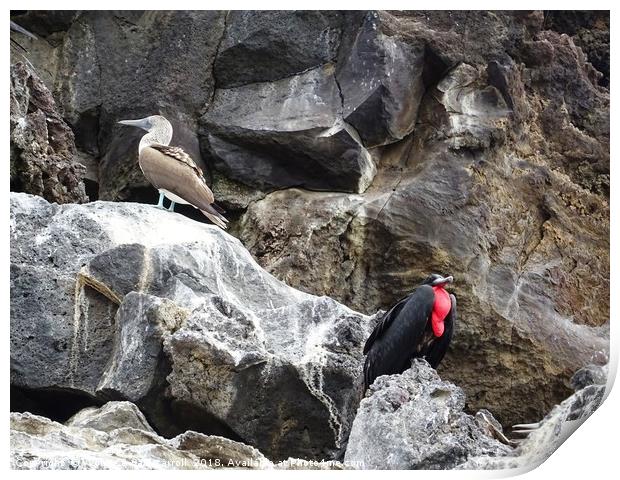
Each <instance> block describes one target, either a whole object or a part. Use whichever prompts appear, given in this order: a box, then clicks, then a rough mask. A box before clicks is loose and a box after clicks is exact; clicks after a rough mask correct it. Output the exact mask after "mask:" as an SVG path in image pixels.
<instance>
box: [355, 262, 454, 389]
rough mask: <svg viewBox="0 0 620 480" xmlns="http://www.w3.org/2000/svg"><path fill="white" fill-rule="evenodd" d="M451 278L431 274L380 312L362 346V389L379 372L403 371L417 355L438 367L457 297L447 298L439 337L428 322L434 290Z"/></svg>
mask: <svg viewBox="0 0 620 480" xmlns="http://www.w3.org/2000/svg"><path fill="white" fill-rule="evenodd" d="M451 281H452V277H446V278H444V277H441V276H440V275H436V274H433V275H431V276H429V277H428V278H427V279H426V280H425V281H424V283H423V284H422V285H421V286H419V287H418V288H416V289H415V290H414V291H413V293H411V294H410V295H408V296H406V297H404V298H403V299H401V300H399V301H398V302H397V303H396V304H395V305H394V306H393V307H392V308H390V310H388V311H387V312H386V313H385V315H383V317H382V318H381V320H380V321H379V323H378V324H377V326H376V327H375V329H374V330H373V331H372V333H371V334H370V336H369V337H368V340H367V341H366V344H365V345H364V354H366V361H365V363H364V390H366V389H367V388H368V387H369V386H370V385H371V384H372V383H373V382H374V381H375V379H376V378H377V377H378V376H380V375H391V374H395V373H402V372H404V371H405V370H406V369H407V368H409V367H410V366H411V361H412V360H413V358H416V357H421V358H422V357H423V358H425V359H426V360H427V361H428V363H429V364H430V365H431V366H432V367H433V368H437V366H438V365H439V363H440V362H441V360H442V359H443V357H444V355H445V353H446V351H447V349H448V345H449V344H450V340H451V339H452V334H453V331H454V324H455V322H456V298H455V297H454V295H450V297H449V298H450V303H451V305H450V307H449V311H448V313H447V315H446V316H445V318H444V319H443V326H444V330H443V333H442V334H441V336H439V337H438V336H436V334H435V333H434V332H433V327H432V325H431V317H432V314H433V307H434V306H435V300H436V292H435V290H436V289H438V288H443V285H445V284H446V283H448V282H451ZM433 287H435V288H433ZM444 294H445V292H444Z"/></svg>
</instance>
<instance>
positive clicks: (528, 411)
mask: <svg viewBox="0 0 620 480" xmlns="http://www.w3.org/2000/svg"><path fill="white" fill-rule="evenodd" d="M378 21H379V22H380V23H381V25H382V26H381V29H382V30H383V31H384V32H387V33H389V32H397V33H398V38H399V39H400V42H404V43H405V44H407V45H411V46H412V47H413V46H414V45H416V44H419V43H420V42H422V43H423V44H424V45H426V50H425V52H426V54H425V57H424V58H425V59H424V70H423V81H424V84H425V87H426V88H425V91H424V95H423V97H422V99H421V101H420V104H419V106H418V108H417V116H416V122H415V129H414V130H413V133H412V134H410V135H408V136H406V137H405V138H404V139H403V140H401V141H399V142H396V143H392V144H390V145H386V146H383V147H377V148H371V149H369V151H370V152H371V154H372V156H373V158H374V159H376V163H377V174H376V175H375V177H374V179H373V182H372V184H371V185H370V186H369V187H368V189H367V190H366V191H364V192H363V193H359V194H347V193H336V192H308V191H305V190H300V189H286V190H281V191H278V192H273V193H269V194H267V195H266V196H265V197H264V198H262V199H261V200H258V201H255V202H252V203H250V205H249V207H248V208H247V210H246V212H245V214H244V215H243V216H242V217H241V219H240V222H239V225H238V227H237V231H238V233H239V236H240V238H241V239H242V241H243V242H244V244H245V245H246V246H247V247H248V248H249V249H250V251H251V252H252V253H253V254H254V255H255V257H256V258H257V260H258V262H259V263H260V264H261V265H263V266H264V267H265V268H266V269H267V270H268V271H270V272H271V273H273V274H274V275H275V276H277V277H278V278H281V279H283V280H284V281H286V282H287V283H288V284H289V285H293V286H295V287H297V288H300V289H302V290H305V291H308V292H311V293H314V294H320V295H329V296H331V297H333V298H336V299H338V300H339V301H341V302H343V303H345V304H347V305H351V306H352V307H353V308H355V309H358V310H360V311H363V312H374V311H376V309H378V308H386V307H388V306H389V305H391V304H392V303H393V302H394V301H396V300H397V299H399V298H401V297H402V296H403V295H405V294H406V293H408V292H410V291H411V289H412V288H413V287H414V286H415V285H417V284H418V283H419V282H420V281H421V280H422V279H423V278H424V277H425V276H426V275H427V274H428V272H444V273H450V274H452V275H454V277H455V280H456V281H455V283H454V292H455V293H456V296H457V299H458V301H459V313H460V315H459V316H460V321H459V324H458V325H457V330H456V334H455V337H454V341H453V342H452V345H451V349H450V351H449V353H448V355H447V357H446V359H445V360H444V362H443V364H442V366H441V367H440V373H441V374H442V375H443V376H444V378H446V379H447V380H451V381H454V382H456V383H458V385H459V386H461V387H463V388H464V390H465V392H466V393H467V398H468V408H470V409H471V410H477V409H479V408H485V407H486V408H489V409H490V410H491V411H492V412H493V413H494V414H495V415H497V418H498V419H499V420H500V421H501V422H502V423H503V424H504V425H509V424H513V423H523V422H530V421H534V420H536V419H537V418H540V416H541V415H542V414H543V413H544V412H546V411H548V410H549V409H550V408H551V407H552V406H553V405H554V404H555V403H558V402H559V401H561V400H562V399H563V398H566V396H567V395H569V394H570V389H569V378H570V376H571V374H572V372H574V371H575V370H576V369H578V368H580V367H581V366H583V365H585V364H587V363H590V362H591V361H592V359H593V358H594V357H596V356H600V353H601V352H602V353H603V354H604V352H606V351H607V350H608V344H609V340H608V328H609V327H608V325H609V324H608V321H609V200H608V195H609V92H608V90H606V89H605V88H602V87H601V86H600V85H599V84H598V78H599V74H598V73H597V72H596V71H595V70H594V68H593V67H592V65H591V64H590V63H588V62H587V58H586V57H585V55H584V54H583V52H582V51H581V50H580V49H579V48H578V47H576V46H575V44H574V43H573V41H572V39H571V38H570V37H568V36H567V35H560V34H558V33H557V32H555V31H551V30H546V29H545V24H544V22H543V16H542V14H541V13H540V12H533V13H528V12H519V13H509V12H477V13H476V14H472V13H471V12H470V13H464V12H407V13H404V12H395V13H393V14H390V13H385V12H381V13H379V19H378ZM481 38H484V39H485V41H484V42H482V43H481V42H480V39H481ZM343 91H344V88H343ZM366 118H368V117H366ZM334 265H338V266H339V267H338V268H337V269H335V268H333V266H334ZM481 371H484V372H486V373H485V375H484V376H482V377H481V375H480V374H479V372H481ZM524 399H527V401H524Z"/></svg>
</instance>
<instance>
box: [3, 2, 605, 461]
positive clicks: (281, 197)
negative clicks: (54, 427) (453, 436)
mask: <svg viewBox="0 0 620 480" xmlns="http://www.w3.org/2000/svg"><path fill="white" fill-rule="evenodd" d="M12 19H13V20H15V21H17V22H18V23H20V24H21V25H23V26H24V27H26V28H28V29H29V30H31V31H33V32H34V33H35V34H37V35H38V36H39V37H40V38H39V39H38V40H31V39H27V38H24V37H23V36H20V34H18V33H12V38H13V39H14V40H16V41H18V42H19V43H20V45H22V46H23V47H24V49H25V50H26V51H24V50H21V49H19V48H15V49H14V50H13V51H12V64H13V67H12V69H13V70H12V72H13V73H12V75H13V76H12V90H11V107H12V108H11V131H12V134H11V135H12V137H11V166H12V171H11V178H12V188H13V189H15V190H20V191H27V192H29V193H34V194H37V195H43V196H45V198H47V199H48V200H50V201H55V202H58V203H66V202H81V201H84V200H85V196H84V188H83V184H82V183H81V182H82V178H86V181H87V183H86V185H87V186H88V187H89V195H90V196H91V200H95V199H96V198H100V199H105V200H132V201H147V200H148V201H151V200H154V199H155V198H156V192H155V190H154V189H153V188H152V187H150V186H149V185H148V184H147V183H146V181H145V179H144V178H143V176H142V175H141V173H140V171H139V169H138V167H137V163H136V154H137V148H136V144H137V136H138V135H139V132H132V131H131V130H130V129H125V130H120V129H118V127H117V126H116V121H118V120H120V119H123V118H137V117H142V116H146V115H149V114H153V113H162V114H164V115H165V116H167V117H168V118H169V119H170V120H171V121H172V123H173V126H174V128H175V136H174V138H173V142H174V143H175V144H178V145H181V146H183V148H185V149H186V150H187V151H188V152H189V153H191V155H192V156H193V158H194V159H195V160H196V161H197V162H198V163H199V165H201V166H203V167H205V171H206V172H207V174H208V175H207V176H208V179H209V181H210V182H211V184H212V188H213V190H214V192H215V195H216V198H218V199H219V200H220V202H221V203H222V204H223V205H224V206H225V208H227V210H228V211H229V216H230V218H231V219H232V224H231V225H232V228H231V232H232V233H233V235H234V236H236V237H238V238H239V239H240V240H241V242H242V243H243V245H244V246H245V247H247V248H248V249H249V251H250V253H251V254H252V256H253V257H254V258H255V259H256V261H257V262H258V264H259V265H260V266H262V267H264V268H265V269H266V270H267V271H268V272H270V273H271V274H273V275H274V276H275V277H277V278H278V279H280V280H282V281H284V282H286V283H287V284H288V285H291V286H292V287H295V288H297V289H299V290H301V291H304V292H307V293H308V294H311V295H308V296H306V295H305V294H302V293H300V292H298V291H296V290H289V289H286V288H284V287H283V286H282V284H280V283H278V282H276V281H275V280H274V279H273V278H272V277H270V276H266V275H265V274H264V273H263V272H262V270H260V269H259V268H258V266H257V265H256V264H255V263H253V262H252V261H251V259H250V257H249V256H248V255H247V252H245V250H242V249H241V247H240V245H239V244H238V243H235V241H232V240H230V237H228V236H220V235H223V234H218V233H216V232H211V231H210V230H208V228H206V227H205V228H206V229H204V230H203V229H202V227H197V226H195V225H194V224H191V225H192V226H191V227H190V226H188V225H190V224H183V225H181V224H180V223H176V222H177V220H174V222H175V223H174V226H173V227H171V228H166V229H162V228H160V227H161V225H158V222H160V221H161V219H162V218H164V217H160V215H165V214H164V213H163V212H159V213H151V210H149V209H146V208H145V207H135V208H136V210H135V211H134V210H131V209H130V208H129V207H126V206H110V205H108V204H100V203H94V204H90V205H88V206H87V207H84V208H85V210H80V209H78V208H77V207H75V206H71V207H58V206H54V205H48V204H46V203H45V202H42V201H37V200H36V199H33V198H31V197H18V196H16V197H14V198H13V202H14V206H13V209H14V212H15V213H14V217H13V219H14V221H15V225H19V227H17V226H16V227H15V228H16V230H15V235H16V237H15V239H14V240H12V241H13V242H17V243H15V244H16V245H20V247H19V248H17V249H16V250H14V252H15V253H14V255H16V257H15V259H14V260H12V261H13V265H12V272H13V274H14V278H15V279H19V281H18V282H16V283H15V282H14V285H13V290H12V309H13V310H12V312H14V313H13V316H14V318H17V319H18V320H17V321H16V322H14V324H15V325H16V326H17V325H19V326H18V327H16V328H17V329H16V330H15V333H14V336H15V338H16V339H18V340H14V342H17V343H15V344H14V345H13V349H12V350H14V351H15V352H19V351H20V350H19V345H24V344H25V343H24V342H27V343H28V344H30V345H32V347H31V348H34V352H35V355H32V358H29V357H28V356H27V355H25V356H23V357H22V356H21V355H22V354H21V353H15V354H14V355H16V356H14V357H13V358H12V362H13V363H12V365H13V367H12V368H13V369H14V370H13V371H12V381H13V382H14V384H15V387H16V388H17V389H18V390H19V392H18V393H19V394H20V395H22V396H23V395H26V394H28V395H30V401H32V402H33V405H35V406H36V405H42V404H45V403H46V401H45V398H47V397H45V398H44V395H49V394H50V392H65V393H63V395H64V394H66V395H70V397H67V398H70V401H69V402H68V403H70V404H72V405H74V406H76V405H77V404H89V402H92V401H93V399H95V400H96V401H97V402H101V401H103V400H106V399H109V398H117V397H121V398H125V399H130V400H131V401H133V402H135V403H136V404H138V405H139V406H140V408H142V409H143V410H144V411H145V412H146V413H147V417H148V418H149V420H150V421H151V422H152V423H153V424H154V425H155V426H156V428H157V429H158V431H166V432H167V434H168V435H176V434H179V433H181V432H183V431H185V430H187V429H189V428H190V427H189V426H188V425H187V423H186V419H187V418H193V419H195V418H196V415H194V413H195V412H201V415H202V416H204V418H206V420H205V421H204V425H203V430H204V431H207V432H210V433H213V432H217V433H219V434H225V435H226V436H229V437H231V438H235V439H237V440H238V439H241V438H243V439H244V440H246V441H250V442H252V444H254V445H256V446H258V447H259V448H260V449H261V451H263V452H264V453H265V454H266V455H268V456H270V457H274V458H280V456H282V455H293V456H308V457H309V458H316V457H320V456H324V455H328V456H329V455H331V456H338V455H341V454H342V452H343V450H342V449H343V448H344V439H346V437H347V434H348V430H349V428H350V426H351V422H352V419H353V414H354V411H355V409H356V408H357V401H358V400H359V399H356V398H354V395H353V393H351V392H350V390H349V389H350V388H352V387H353V385H354V383H355V380H354V378H355V376H356V375H357V373H359V368H360V367H359V362H360V361H361V354H360V352H359V347H360V345H361V342H363V340H364V337H365V335H366V334H367V333H368V331H369V329H370V328H371V327H372V325H373V319H371V318H370V317H368V316H367V315H372V314H374V313H375V312H376V311H377V310H378V309H380V308H385V307H387V306H389V305H390V304H391V303H392V302H393V301H395V300H396V299H398V298H400V297H401V296H403V295H404V294H405V293H407V292H409V291H410V290H411V289H412V288H413V287H414V286H415V285H416V284H417V283H418V282H419V281H420V279H421V278H422V277H424V276H425V275H426V274H427V273H429V272H431V271H437V272H442V273H450V274H452V275H454V277H455V280H456V281H455V284H454V288H455V293H456V295H457V298H458V302H459V323H458V325H457V330H456V334H455V337H454V340H453V343H452V346H451V349H450V351H449V352H448V355H447V357H446V358H445V360H444V362H443V364H442V365H441V367H440V370H439V373H440V374H441V375H442V377H444V378H445V379H446V380H448V381H452V382H454V383H456V384H457V385H459V386H460V387H462V388H463V390H464V392H465V394H466V396H467V404H466V409H467V410H468V411H470V412H474V411H476V410H478V409H480V408H488V409H490V410H491V411H492V412H493V413H494V414H495V415H496V416H497V418H498V420H500V421H501V423H502V424H504V425H509V424H512V423H522V422H530V421H536V420H538V419H539V418H541V417H542V416H543V415H544V414H545V413H546V412H548V411H549V410H550V409H551V408H552V407H553V405H555V404H556V403H559V402H561V401H562V400H563V399H565V398H566V397H567V396H568V395H569V394H570V393H571V389H570V385H569V380H570V377H571V375H572V374H573V372H574V371H575V370H577V369H578V368H580V367H582V366H583V365H586V364H589V363H592V362H594V363H605V361H606V356H607V352H608V345H609V341H608V338H609V334H608V330H609V90H608V85H609V68H608V66H609V43H608V37H609V15H608V14H607V13H606V12H590V13H588V14H587V15H584V14H580V13H574V12H572V13H571V12H552V13H545V14H543V13H542V12H455V11H452V12H448V11H444V12H437V11H434V12H25V13H24V12H17V13H16V14H15V15H13V16H12ZM19 62H21V63H20V64H18V63H19ZM27 64H30V65H31V67H28V68H27V67H25V66H24V65H27ZM50 92H51V94H53V98H52V96H51V95H50ZM40 98H43V99H44V101H39V100H37V99H40ZM14 106H15V108H13V107H14ZM26 124H27V126H28V128H27V129H25V128H24V126H25V125H26ZM46 124H47V128H44V126H45V125H46ZM29 132H34V133H29ZM28 135H31V136H32V137H33V138H35V139H36V142H34V143H33V142H29V141H28V139H29V138H31V137H29V136H28ZM33 148H34V149H33ZM76 161H78V162H81V163H82V164H84V165H86V166H87V168H86V170H85V171H84V170H82V168H81V167H80V166H79V164H78V163H75V162H76ZM84 172H85V173H84ZM91 192H92V193H91ZM26 198H27V199H26ZM108 209H110V211H109V212H108ZM71 212H73V213H71ZM82 212H87V213H82ZM136 212H139V213H140V215H144V216H145V219H139V218H138V217H137V213H136ZM181 212H183V213H186V212H187V213H189V215H192V213H191V212H190V210H187V211H186V210H183V208H181ZM106 215H111V218H112V219H114V220H106V218H105V217H106ZM165 218H166V219H168V217H165ZM52 219H53V220H52ZM110 222H112V223H113V224H112V223H110ZM178 222H180V220H178ZM23 225H28V227H24V226H23ZM21 229H23V232H22V233H20V230H21ZM151 229H153V230H151ZM206 231H209V238H211V240H208V241H207V243H206V246H205V245H203V244H202V243H200V248H199V247H197V246H194V247H192V246H191V245H186V239H187V238H196V235H198V236H199V237H200V238H201V240H200V242H203V240H202V235H203V233H204V232H206ZM181 232H182V233H181ZM33 238H34V239H37V240H36V241H35V242H34V244H33V243H32V239H33ZM216 239H217V240H216ZM37 242H38V243H37ZM22 244H23V245H24V247H22ZM177 244H181V246H179V247H177ZM224 246H225V247H224ZM202 248H204V249H205V250H204V251H203V250H202ZM205 252H210V253H205ZM229 256H230V257H231V258H228V257H229ZM214 258H217V259H218V261H220V260H221V262H222V263H218V264H217V265H219V266H218V267H217V270H216V271H217V272H219V273H213V272H211V271H210V270H208V269H206V270H205V269H204V268H203V267H204V266H206V265H212V262H213V259H214ZM239 259H242V261H241V263H242V264H246V262H247V264H248V265H251V267H248V268H249V270H247V271H249V272H251V274H250V273H247V272H246V267H244V269H243V270H237V266H238V265H239V264H240V260H239ZM125 263H127V265H128V266H125ZM196 272H199V273H196ZM208 272H211V273H208ZM246 275H250V277H249V280H244V281H243V282H242V283H243V286H241V285H240V282H241V279H242V278H245V276H246ZM41 278H44V279H45V280H44V281H42V282H41V281H40V280H39V279H41ZM76 278H77V281H76ZM266 278H268V280H265V279H266ZM172 279H174V280H172ZM222 282H224V283H222ZM225 282H228V283H225ZM266 285H267V286H266ZM274 285H277V286H274ZM265 288H267V290H265V291H264V289H265ZM259 292H260V293H259ZM291 292H294V293H291ZM33 295H34V296H33ZM313 295H319V296H327V297H330V298H324V297H314V296H313ZM289 297H290V298H292V299H294V300H293V302H292V303H293V304H294V306H290V305H289V304H288V301H286V302H285V300H284V299H287V298H289ZM28 298H37V299H40V300H37V302H32V301H29V300H28ZM198 298H199V299H200V300H197V299H198ZM331 298H333V299H335V300H336V301H333V300H331ZM270 302H271V303H270ZM283 302H284V303H286V305H287V307H284V306H283ZM337 302H341V303H343V304H345V305H348V306H349V307H351V308H354V309H355V310H357V311H360V312H363V314H358V313H355V312H352V311H350V310H348V309H347V308H345V307H343V306H342V305H340V304H339V303H337ZM238 305H242V307H238ZM35 317H36V318H42V319H43V320H42V321H41V323H38V324H32V323H30V322H28V321H27V320H26V319H28V318H35ZM327 319H328V320H327ZM222 325H223V326H224V327H222ZM282 326H283V327H282ZM276 327H278V328H279V329H280V330H278V328H276ZM41 329H43V330H41ZM274 329H275V331H282V332H283V331H290V332H296V333H298V336H299V335H301V337H302V338H301V340H300V339H299V338H298V339H297V340H290V339H286V338H285V337H284V336H282V335H280V334H279V333H273V332H274ZM224 330H225V331H230V335H225V336H222V335H220V334H219V333H218V332H220V331H224ZM138 331H140V332H143V331H144V332H146V334H145V335H140V336H139V337H137V336H136V334H135V332H138ZM41 332H44V334H43V335H42V334H41ZM304 335H305V336H306V337H307V338H306V337H304ZM294 337H295V336H294ZM132 338H139V339H140V340H139V341H138V343H135V342H129V339H132ZM33 339H35V340H33ZM334 339H335V340H334ZM119 345H121V346H123V347H122V348H120V347H119ZM162 345H163V347H162ZM205 345H206V346H205ZM313 345H315V346H313ZM80 349H81V350H80ZM82 350H83V351H84V352H88V354H87V355H86V356H81V355H78V354H77V353H76V352H78V351H82ZM274 352H277V353H274ZM12 354H13V353H12ZM112 358H113V359H114V360H113V361H112V360H110V359H112ZM128 362H129V363H131V364H132V365H135V368H136V370H135V371H133V372H132V371H131V370H128V369H127V368H125V366H126V365H127V364H128ZM334 362H335V363H336V364H337V365H338V366H337V367H336V366H334ZM42 365H46V366H48V365H56V366H57V367H54V368H52V369H51V371H50V374H49V378H46V377H45V376H43V377H42V376H41V375H35V373H36V372H38V371H39V369H40V367H41V366H42ZM175 365H176V369H175ZM210 365H211V366H212V365H219V367H218V368H217V369H216V371H212V370H211V368H212V367H210ZM480 372H484V374H483V375H481V373H480ZM131 375H133V377H132V376H131ZM257 380H260V384H261V385H264V386H265V387H264V389H254V388H247V385H254V384H255V383H256V381H257ZM279 382H284V383H286V384H287V385H289V384H290V385H295V387H294V388H292V389H291V391H290V392H288V391H286V389H285V393H284V395H283V398H285V399H288V398H291V397H295V398H300V400H299V402H298V403H295V402H293V403H289V402H288V400H287V401H284V400H282V402H283V403H278V402H277V401H274V402H272V403H270V399H272V397H271V395H272V394H273V389H276V388H280V387H279ZM199 385H200V388H198V386H199ZM203 386H205V387H204V388H203ZM224 387H225V388H224ZM298 389H301V391H302V392H304V393H303V395H299V393H298ZM164 391H165V394H166V398H167V400H166V401H165V402H159V401H158V400H157V399H158V398H159V397H161V396H162V395H160V394H161V392H164ZM33 392H36V393H34V394H33ZM43 392H47V393H43ZM67 392H71V393H70V394H69V393H67ZM78 394H79V395H78ZM33 395H34V396H33ZM20 398H22V397H20ZM26 400H27V399H26V398H25V397H24V398H22V402H26ZM265 403H269V406H268V407H264V404H265ZM245 404H251V405H253V407H252V408H256V409H258V410H257V412H259V413H256V412H254V413H253V412H251V411H249V410H248V411H246V412H243V411H242V410H243V408H242V407H241V406H242V405H245ZM300 410H304V411H306V410H308V411H311V412H315V413H312V414H310V415H308V417H307V418H308V420H307V424H306V423H304V424H303V425H300V424H298V421H297V420H295V419H296V418H297V415H298V412H299V411H300ZM170 412H173V413H172V414H171V413H170ZM41 413H44V414H49V412H41ZM56 413H58V412H56ZM207 413H208V415H207ZM255 414H256V415H258V416H259V417H261V416H263V415H272V416H273V415H276V416H277V418H278V420H277V422H276V423H277V427H273V428H272V427H269V426H266V425H264V424H263V423H261V420H259V419H257V418H255V417H254V416H253V415H255ZM171 418H172V419H173V420H170V419H171ZM319 431H320V432H328V434H327V436H326V437H325V438H323V439H322V440H320V441H319V440H317V438H318V437H317V435H318V432H319ZM293 445H294V446H295V448H294V449H293V451H289V450H290V448H292V447H291V446H293Z"/></svg>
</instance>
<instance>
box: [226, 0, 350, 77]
mask: <svg viewBox="0 0 620 480" xmlns="http://www.w3.org/2000/svg"><path fill="white" fill-rule="evenodd" d="M344 15H346V14H344V13H340V12H335V11H327V12H320V11H304V10H302V11H238V10H233V11H231V12H229V13H228V14H227V16H226V33H225V35H224V37H223V38H222V41H221V43H220V47H219V51H218V56H217V58H216V59H215V64H214V72H215V78H216V81H217V86H218V88H230V87H236V86H239V85H246V84H248V83H256V82H269V81H274V80H280V79H282V78H284V77H289V76H292V75H296V74H298V73H301V72H303V71H305V70H309V69H311V68H314V67H317V66H319V65H323V64H325V63H328V62H331V61H333V60H334V59H335V58H336V54H337V51H338V45H339V43H340V36H341V35H342V23H343V19H342V17H343V16H344Z"/></svg>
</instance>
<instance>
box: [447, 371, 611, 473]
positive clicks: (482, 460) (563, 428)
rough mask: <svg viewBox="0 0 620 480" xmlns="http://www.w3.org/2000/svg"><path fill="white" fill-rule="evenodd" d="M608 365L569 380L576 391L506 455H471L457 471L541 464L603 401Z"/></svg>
mask: <svg viewBox="0 0 620 480" xmlns="http://www.w3.org/2000/svg"><path fill="white" fill-rule="evenodd" d="M607 375H608V366H603V367H601V366H596V365H590V366H588V367H587V368H584V369H581V370H579V371H578V372H577V373H576V374H575V375H574V377H573V384H574V385H575V386H577V387H578V388H577V389H576V390H577V391H576V392H575V393H574V394H573V395H571V396H570V397H569V398H567V399H566V400H564V401H563V402H562V403H560V404H559V405H556V406H554V407H553V409H552V410H551V411H550V412H549V413H548V414H547V415H546V416H545V418H543V419H542V420H541V421H540V422H539V425H538V426H537V428H535V429H534V430H532V432H531V433H530V434H529V435H528V436H527V438H526V439H525V440H524V441H523V442H522V443H520V445H519V447H518V448H516V449H515V450H513V451H512V452H510V454H509V455H507V456H505V457H502V458H499V457H489V456H488V455H481V456H475V457H471V458H469V459H468V461H467V462H465V463H463V464H461V465H459V467H458V468H461V469H476V470H480V469H488V470H493V469H509V468H510V469H520V470H525V471H529V470H531V469H533V468H536V467H537V466H538V465H540V464H541V463H542V462H544V461H545V460H546V459H547V458H549V456H551V455H552V454H553V452H554V451H555V450H557V449H558V448H559V447H560V445H562V443H564V441H565V440H566V439H567V438H568V437H569V436H571V435H572V434H573V433H574V432H575V430H577V429H578V428H579V426H580V425H581V424H582V423H583V422H585V421H586V420H587V418H588V417H589V416H590V415H592V413H594V411H595V410H596V409H597V408H598V407H599V406H600V405H601V403H602V401H603V399H604V398H605V391H606V383H607Z"/></svg>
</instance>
